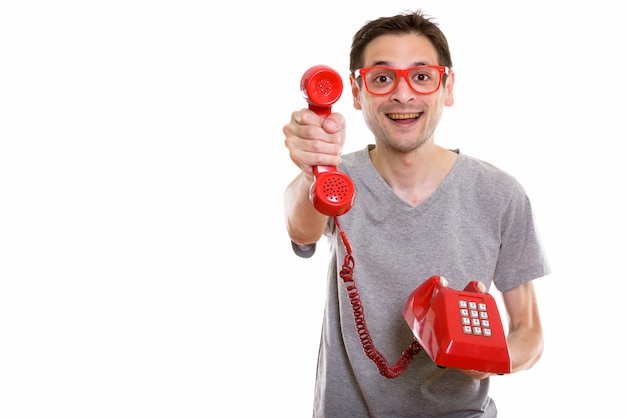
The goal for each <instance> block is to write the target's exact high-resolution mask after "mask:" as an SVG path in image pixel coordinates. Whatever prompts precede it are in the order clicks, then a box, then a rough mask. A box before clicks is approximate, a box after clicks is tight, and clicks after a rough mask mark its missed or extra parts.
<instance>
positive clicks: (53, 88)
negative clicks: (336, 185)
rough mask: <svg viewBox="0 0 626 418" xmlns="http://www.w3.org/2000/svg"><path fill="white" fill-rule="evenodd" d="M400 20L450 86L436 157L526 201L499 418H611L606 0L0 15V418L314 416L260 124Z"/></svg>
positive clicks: (268, 139)
mask: <svg viewBox="0 0 626 418" xmlns="http://www.w3.org/2000/svg"><path fill="white" fill-rule="evenodd" d="M223 3H224V4H223ZM417 7H422V8H423V9H424V10H425V11H426V12H427V13H428V14H430V15H432V16H434V17H435V18H436V19H437V21H438V22H439V24H440V26H441V27H442V29H443V30H444V32H445V33H446V34H447V36H448V40H449V43H450V47H451V49H452V58H453V63H454V68H455V71H456V85H455V99H456V103H455V105H454V106H453V107H450V108H447V109H446V112H445V114H444V117H443V120H442V123H441V125H440V129H439V131H438V133H437V142H438V143H440V144H441V145H444V146H447V147H451V148H461V149H462V150H463V151H464V152H466V153H468V154H471V155H474V156H476V157H478V158H481V159H485V160H487V161H490V162H492V163H494V164H496V165H498V166H500V167H501V168H503V169H505V170H507V171H509V172H510V173H512V174H513V175H515V176H516V177H517V178H518V179H519V180H520V181H521V182H522V184H524V186H525V187H526V189H527V192H528V194H529V195H530V197H531V200H532V202H533V203H534V207H535V211H536V214H537V218H538V222H539V226H540V229H541V233H542V237H543V239H544V242H545V245H546V248H547V250H548V253H549V256H550V259H551V262H552V267H553V270H554V273H553V274H552V275H550V276H549V277H547V278H544V279H541V280H539V281H537V284H536V285H537V291H538V297H539V301H540V303H541V307H542V315H543V321H544V327H545V337H546V349H545V354H544V357H543V358H542V360H541V361H540V362H539V363H538V364H537V365H536V366H535V368H533V369H532V370H530V371H526V372H522V373H519V374H514V375H509V376H502V377H498V378H495V379H493V391H492V395H493V397H494V398H495V400H496V402H497V405H498V407H499V409H500V411H501V416H502V417H504V418H509V417H527V416H534V417H554V416H573V415H574V414H576V416H598V417H599V416H614V415H615V412H616V411H617V410H618V402H620V396H622V391H621V390H619V391H618V385H619V383H615V381H616V380H617V381H619V379H621V376H622V375H623V373H624V371H625V370H624V365H623V364H624V362H623V360H622V352H623V350H622V349H621V345H620V343H621V340H622V336H621V331H622V328H623V308H622V305H621V303H622V300H623V298H624V279H625V274H624V269H623V257H624V244H623V238H624V234H625V233H626V230H625V228H624V213H625V210H626V207H625V205H624V203H623V199H622V198H623V191H624V185H623V179H624V163H623V155H622V153H621V151H622V149H623V147H622V144H623V142H624V140H625V139H626V138H625V136H624V133H623V129H622V123H623V111H624V101H623V97H624V93H625V92H626V89H625V84H624V76H623V65H624V55H623V54H624V53H623V40H624V39H625V37H626V32H625V30H624V25H623V22H622V19H621V17H620V16H621V14H620V13H618V5H617V3H615V2H611V1H608V0H607V1H594V2H577V1H573V2H572V1H554V2H546V1H536V0H532V1H525V2H514V3H511V2H499V1H495V0H492V1H474V2H467V1H448V2H443V1H435V0H425V1H421V2H413V1H388V2H373V3H371V4H369V3H368V2H362V1H361V2H347V1H346V2H340V1H337V0H333V1H329V0H320V1H315V2H278V1H266V2H257V1H245V0H241V1H236V2H202V1H185V0H179V1H138V0H126V1H107V2H104V1H99V2H98V1H94V2H81V1H57V2H43V1H39V2H37V1H26V0H25V1H20V2H5V3H3V4H2V6H0V141H1V142H0V416H2V417H6V418H14V417H47V416H53V415H54V416H63V417H113V416H114V417H208V416H223V417H226V416H233V417H235V416H236V417H241V416H257V415H263V416H266V415H267V416H272V417H290V418H292V417H308V416H310V415H311V404H312V391H313V383H314V377H315V363H316V355H317V345H318V339H319V332H320V326H321V319H322V318H321V315H322V309H323V301H324V298H323V288H324V281H325V275H326V263H327V260H328V257H327V256H328V254H327V252H326V249H325V247H324V243H323V242H322V243H321V244H320V249H319V250H318V253H317V254H316V255H315V256H314V257H313V258H312V259H308V260H304V259H299V258H297V257H296V256H295V255H293V253H292V252H291V248H290V245H289V240H288V237H287V236H286V233H285V229H284V223H283V214H282V192H283V190H284V187H285V186H286V184H287V183H288V181H289V180H290V179H291V178H292V177H293V176H294V175H295V174H296V168H295V166H293V165H292V163H291V161H290V160H289V157H288V154H287V151H286V148H284V145H283V136H282V127H283V125H284V124H286V123H287V122H288V120H289V117H290V113H291V111H292V110H296V109H299V108H301V107H304V106H305V103H304V101H303V99H302V96H301V94H300V91H299V81H300V77H301V75H302V73H303V72H304V71H305V70H306V69H307V68H308V67H310V66H311V65H316V64H326V65H330V66H332V67H334V68H336V69H337V70H338V71H340V72H341V73H342V74H343V75H345V76H346V78H345V80H347V73H348V53H349V47H350V43H351V36H352V35H353V33H354V32H355V31H356V30H357V29H358V28H359V27H360V26H361V25H362V24H363V23H365V21H367V20H370V19H373V18H377V17H379V16H383V15H391V14H395V13H397V12H401V11H404V10H409V9H414V8H417ZM346 93H348V92H347V91H346ZM334 110H335V111H340V112H342V113H344V115H345V116H346V118H347V119H348V123H349V125H348V139H347V144H346V147H345V151H352V150H356V149H360V148H362V147H363V146H365V144H367V143H369V142H372V139H371V135H370V133H369V132H368V131H367V130H366V128H365V126H364V124H363V122H362V118H361V115H360V114H359V113H358V112H357V111H355V110H353V109H352V108H351V101H350V97H349V94H344V97H342V99H341V100H340V102H339V103H338V104H337V105H336V106H335V108H334ZM389 360H390V361H394V360H395V359H389ZM608 378H610V379H611V382H612V383H609V380H608Z"/></svg>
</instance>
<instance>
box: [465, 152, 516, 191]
mask: <svg viewBox="0 0 626 418" xmlns="http://www.w3.org/2000/svg"><path fill="white" fill-rule="evenodd" d="M459 163H460V164H459V169H460V170H459V171H461V173H462V176H463V178H464V179H465V180H464V181H467V180H468V179H471V180H472V181H474V182H476V183H475V184H477V185H482V186H485V187H490V188H494V189H496V190H498V189H499V190H509V191H516V192H522V193H523V192H524V188H523V187H522V185H521V184H520V182H519V181H518V180H517V178H515V177H514V176H513V175H512V174H510V173H509V172H507V171H505V170H503V169H502V168H500V167H497V166H495V165H494V164H492V163H489V162H487V161H485V160H481V159H479V158H476V157H473V156H470V155H468V154H463V153H461V152H459Z"/></svg>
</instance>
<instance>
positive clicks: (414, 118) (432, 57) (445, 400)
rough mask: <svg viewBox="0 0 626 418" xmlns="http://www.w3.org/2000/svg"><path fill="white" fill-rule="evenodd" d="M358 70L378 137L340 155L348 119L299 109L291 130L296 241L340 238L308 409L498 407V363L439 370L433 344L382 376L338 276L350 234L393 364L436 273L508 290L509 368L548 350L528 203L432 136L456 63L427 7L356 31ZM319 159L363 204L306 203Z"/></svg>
mask: <svg viewBox="0 0 626 418" xmlns="http://www.w3.org/2000/svg"><path fill="white" fill-rule="evenodd" d="M350 72H351V75H350V89H351V92H352V96H353V105H354V107H355V109H357V110H361V111H362V112H363V117H364V119H365V123H366V124H367V126H368V128H369V129H370V131H371V132H372V133H373V135H374V139H375V144H373V145H369V146H368V147H366V149H364V150H362V151H358V152H354V153H350V154H347V155H342V154H341V150H342V146H343V144H344V141H345V132H346V131H345V127H346V122H345V119H344V118H343V116H342V115H340V114H337V113H332V114H330V115H329V116H327V117H325V118H324V117H323V116H320V115H318V114H316V113H315V112H312V111H311V110H309V109H302V110H300V111H296V112H294V113H293V114H292V116H291V120H290V122H289V123H288V124H287V125H285V127H284V128H283V132H284V134H285V145H286V147H287V148H288V150H289V154H290V157H291V159H292V161H293V162H294V163H295V164H296V165H297V166H298V167H299V168H300V169H301V170H302V172H301V173H300V174H299V175H298V176H297V177H296V178H295V179H294V180H293V181H292V182H291V183H290V184H289V185H288V187H287V189H286V190H285V199H284V202H285V216H286V224H287V230H288V233H289V236H290V238H291V240H292V242H293V246H294V250H295V251H296V253H297V254H299V255H301V256H309V255H311V253H312V252H313V251H314V250H315V243H316V242H317V241H318V240H319V239H320V238H321V237H322V235H326V236H328V237H329V239H330V243H331V246H332V257H331V262H330V269H329V280H328V288H327V299H326V306H325V315H324V320H323V330H322V336H321V343H320V351H319V359H318V372H317V379H316V387H315V399H314V413H313V415H314V416H316V417H364V416H373V417H400V416H402V417H409V416H410V417H444V416H445V417H495V416H497V409H496V406H495V403H494V401H493V400H492V399H491V398H490V397H489V381H490V377H491V376H492V373H486V372H481V371H476V370H458V369H451V368H440V367H438V366H437V365H436V364H435V363H434V362H433V361H432V360H431V359H430V358H429V357H428V356H427V354H426V353H425V352H424V351H422V352H419V353H417V354H416V355H415V357H414V358H413V359H412V361H411V362H410V364H409V365H408V367H407V368H406V370H404V371H403V372H402V373H401V374H400V375H399V376H397V377H394V378H388V377H385V376H383V375H382V374H381V373H379V370H378V368H377V367H376V364H374V362H372V360H371V359H370V358H368V357H367V356H366V355H365V353H364V347H363V345H362V341H361V340H360V338H359V334H358V333H357V327H355V317H354V312H353V307H352V304H351V300H350V298H349V297H348V295H347V292H346V289H345V288H344V287H345V285H344V283H343V281H342V279H341V277H340V272H341V270H342V266H343V263H344V258H345V256H346V253H347V246H346V245H345V242H343V241H342V234H341V232H343V233H344V234H345V236H347V237H348V238H349V243H350V244H351V254H352V255H353V257H354V271H353V273H354V281H355V283H356V286H357V287H358V292H359V294H360V299H361V303H362V306H363V312H364V317H365V319H366V321H367V328H368V330H369V335H370V336H371V339H372V342H373V344H374V345H375V346H376V349H377V350H378V352H380V353H381V355H382V356H384V357H385V358H386V359H389V363H390V364H393V363H395V361H396V359H398V358H399V357H400V354H401V353H402V352H403V350H405V349H406V348H407V347H409V346H411V343H412V341H413V335H412V333H411V331H410V329H409V328H408V326H407V324H406V322H405V321H404V319H403V317H402V308H403V306H404V304H405V302H406V300H407V297H408V296H409V294H410V293H411V292H412V291H413V290H414V289H415V288H416V287H417V286H419V284H421V283H423V282H424V281H425V280H427V279H428V278H429V277H431V276H433V275H441V276H444V277H445V278H446V279H448V281H449V286H450V287H451V288H454V289H463V288H464V287H465V285H467V283H469V282H470V281H472V280H477V281H480V282H481V283H483V284H484V285H485V286H486V287H487V289H489V287H490V286H491V284H492V283H493V284H494V285H495V286H496V288H497V289H498V290H499V291H501V292H502V296H503V301H504V305H505V308H506V314H507V315H508V318H509V330H508V335H507V342H508V346H509V352H510V357H511V372H518V371H521V370H525V369H529V368H530V367H532V366H533V365H534V364H535V363H536V362H537V360H539V358H540V356H541V354H542V351H543V334H542V327H541V321H540V315H539V309H538V306H537V300H536V297H535V291H534V288H533V282H532V281H533V280H534V279H536V278H539V277H542V276H545V275H547V274H548V273H549V266H548V263H547V260H546V258H545V256H544V252H543V248H542V246H541V243H540V240H539V238H538V234H537V231H536V229H535V223H534V219H533V214H532V209H531V206H530V203H529V200H528V198H527V196H526V193H525V192H524V189H523V188H522V187H521V185H520V184H519V183H518V182H517V181H516V180H515V179H514V178H513V177H512V176H510V175H508V174H507V173H505V172H503V171H502V170H500V169H498V168H496V167H494V166H492V165H490V164H488V163H486V162H483V161H480V160H478V159H475V158H473V157H470V156H468V155H466V154H463V153H462V152H460V151H458V150H456V151H453V150H448V149H444V148H442V147H440V146H439V145H437V144H436V143H435V130H436V128H437V125H438V123H439V120H440V119H441V116H442V113H443V110H444V107H445V106H451V105H452V104H453V103H454V99H453V88H454V82H455V74H454V71H453V70H452V60H451V56H450V51H449V48H448V43H447V40H446V38H445V36H444V34H443V33H442V32H441V31H440V29H439V27H438V26H437V25H436V24H435V23H434V22H433V21H432V20H431V19H430V18H428V17H427V16H425V15H424V14H423V13H422V12H420V11H418V12H415V13H405V14H399V15H397V16H393V17H385V18H379V19H376V20H373V21H370V22H367V23H366V24H365V25H364V26H363V27H362V28H361V29H360V30H359V31H358V32H357V33H356V34H355V36H354V38H353V43H352V49H351V52H350ZM313 166H337V167H338V168H339V170H340V171H342V172H344V173H346V174H347V175H348V176H349V178H350V179H351V180H352V181H353V182H354V188H355V189H356V198H355V200H354V205H353V206H352V207H351V209H350V210H349V211H348V212H347V213H345V214H342V215H341V216H340V217H339V218H335V217H329V216H326V215H323V214H321V213H319V212H318V211H317V210H316V209H315V207H314V206H313V204H312V203H311V200H310V198H309V190H310V188H311V185H312V184H313V183H314V181H315V176H314V171H313ZM339 227H340V228H339Z"/></svg>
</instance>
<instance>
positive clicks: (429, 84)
mask: <svg viewBox="0 0 626 418" xmlns="http://www.w3.org/2000/svg"><path fill="white" fill-rule="evenodd" d="M444 74H450V68H448V67H444V66H441V65H419V66H417V67H411V68H405V69H403V70H400V69H398V68H391V67H383V66H376V67H367V68H359V69H358V70H356V71H355V72H354V77H355V78H358V77H359V76H360V77H362V78H363V81H364V83H365V89H366V90H367V91H368V92H369V93H370V94H373V95H375V96H384V95H386V94H389V93H391V92H392V91H394V90H395V89H396V87H397V86H398V83H399V82H400V78H402V77H404V78H405V79H406V81H407V82H408V84H409V86H410V87H411V89H412V90H413V91H414V92H416V93H418V94H431V93H434V92H436V91H437V90H438V89H439V86H441V80H442V78H443V75H444Z"/></svg>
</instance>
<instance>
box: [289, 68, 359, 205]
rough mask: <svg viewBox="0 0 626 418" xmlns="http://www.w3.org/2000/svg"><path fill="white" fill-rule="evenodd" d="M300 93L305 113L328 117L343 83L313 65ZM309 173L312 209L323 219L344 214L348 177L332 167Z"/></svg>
mask: <svg viewBox="0 0 626 418" xmlns="http://www.w3.org/2000/svg"><path fill="white" fill-rule="evenodd" d="M300 89H301V90H302V93H303V94H304V97H305V99H306V101H307V102H308V103H309V109H311V110H312V111H314V112H315V113H317V114H318V115H320V116H328V115H330V113H331V109H332V105H333V104H334V103H335V102H336V101H337V100H339V97H340V96H341V92H342V89H343V83H342V81H341V76H340V75H339V73H337V72H336V71H335V70H333V69H332V68H330V67H327V66H325V65H316V66H313V67H311V68H309V69H308V70H307V71H306V72H305V73H304V75H303V76H302V79H301V80H300ZM313 172H314V174H315V182H314V183H313V184H312V185H311V190H310V192H309V197H310V199H311V202H312V203H313V206H314V207H315V209H317V210H318V211H319V212H321V213H323V214H324V215H326V216H341V215H343V214H344V213H346V212H348V211H349V210H350V209H351V208H352V204H353V203H354V195H355V193H354V184H353V183H352V180H351V179H350V177H348V176H347V175H346V174H345V173H342V172H341V171H338V170H337V167H332V166H315V167H313Z"/></svg>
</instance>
